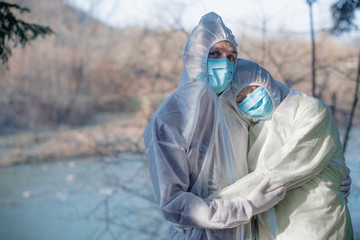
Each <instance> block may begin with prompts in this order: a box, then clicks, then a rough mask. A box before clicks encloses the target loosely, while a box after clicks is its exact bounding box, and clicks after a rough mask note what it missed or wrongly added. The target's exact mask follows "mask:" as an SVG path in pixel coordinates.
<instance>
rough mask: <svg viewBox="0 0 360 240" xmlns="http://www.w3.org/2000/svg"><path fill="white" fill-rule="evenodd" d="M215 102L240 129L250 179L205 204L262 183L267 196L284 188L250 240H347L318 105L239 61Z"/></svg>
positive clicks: (333, 143)
mask: <svg viewBox="0 0 360 240" xmlns="http://www.w3.org/2000/svg"><path fill="white" fill-rule="evenodd" d="M223 95H224V96H223V99H226V101H224V105H226V106H228V108H232V109H233V111H234V112H236V114H237V117H238V118H242V119H245V120H247V121H248V124H249V150H248V160H247V161H248V167H249V172H251V173H250V174H249V175H247V176H246V177H244V178H242V179H240V180H239V181H237V182H236V183H235V184H232V185H230V186H228V187H227V188H224V189H222V190H221V191H219V192H216V193H214V194H213V195H212V196H211V197H209V199H213V198H219V199H231V198H232V197H235V196H236V197H238V196H243V197H244V196H248V193H250V192H251V191H252V189H253V188H254V186H257V184H258V183H259V182H261V181H262V179H263V178H264V177H270V179H271V181H270V185H269V188H268V189H267V190H268V191H271V190H273V189H276V188H277V187H279V186H283V185H284V184H285V185H286V186H287V193H286V196H285V198H284V199H283V200H282V201H281V202H280V203H279V204H278V205H276V206H275V207H274V208H272V209H270V210H269V211H267V212H264V213H261V214H259V215H257V230H258V231H257V233H258V237H257V238H258V239H291V240H296V239H299V240H303V239H319V240H323V239H334V240H339V239H353V230H352V224H351V219H350V215H349V211H348V208H347V205H346V199H345V197H344V194H343V193H342V192H340V191H339V189H340V185H341V181H342V180H344V179H346V177H347V168H346V165H345V162H344V154H343V151H342V146H341V143H340V140H339V132H338V128H337V125H336V122H335V120H334V119H333V117H332V116H331V114H330V112H329V110H328V109H327V107H326V106H325V104H324V103H322V102H321V101H320V100H318V99H316V98H314V97H311V96H309V95H307V94H305V93H302V92H299V91H296V90H293V89H290V88H288V87H286V86H284V85H283V84H281V83H279V82H277V81H275V80H273V79H272V77H271V75H270V74H269V73H268V72H267V71H266V70H265V69H264V68H262V67H260V66H259V65H257V64H256V63H254V62H251V61H248V60H243V59H238V60H237V70H236V73H235V76H234V80H233V82H232V87H231V90H228V91H227V92H226V93H224V94H223ZM229 127H230V129H229V130H230V131H231V127H232V126H229ZM240 161H242V159H240Z"/></svg>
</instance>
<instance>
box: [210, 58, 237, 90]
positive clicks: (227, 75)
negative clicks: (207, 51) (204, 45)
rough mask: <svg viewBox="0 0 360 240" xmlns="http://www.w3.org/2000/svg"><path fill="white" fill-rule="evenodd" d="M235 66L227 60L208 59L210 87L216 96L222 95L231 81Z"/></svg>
mask: <svg viewBox="0 0 360 240" xmlns="http://www.w3.org/2000/svg"><path fill="white" fill-rule="evenodd" d="M234 71H235V65H234V64H233V63H232V62H230V61H229V59H227V58H221V59H216V58H208V75H209V83H210V86H211V87H212V88H213V89H214V91H215V92H216V94H219V93H222V92H223V91H224V90H225V89H226V88H227V86H229V84H230V82H231V81H232V79H233V76H234Z"/></svg>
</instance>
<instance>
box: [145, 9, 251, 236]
mask: <svg viewBox="0 0 360 240" xmlns="http://www.w3.org/2000/svg"><path fill="white" fill-rule="evenodd" d="M224 40H226V41H230V42H232V43H233V44H234V45H235V46H236V42H235V40H234V37H233V35H232V33H231V31H230V30H229V29H227V28H226V27H225V25H224V24H223V22H222V20H221V18H220V17H219V16H218V15H216V14H215V13H210V14H207V15H205V16H204V17H203V18H202V19H201V21H200V23H199V25H198V26H197V27H196V28H195V29H194V30H193V32H192V33H191V35H190V37H189V39H188V42H187V44H186V47H185V52H184V57H183V61H184V71H183V73H182V76H181V78H180V81H179V84H178V89H177V90H176V91H175V92H174V93H173V94H172V95H170V96H169V97H168V98H167V99H166V100H165V101H164V102H163V103H162V104H161V106H160V107H159V108H158V109H157V111H156V112H155V113H154V115H153V116H152V118H151V120H150V122H149V123H148V125H147V127H146V129H145V131H144V133H143V137H144V143H145V147H146V159H147V162H148V167H149V171H150V175H151V180H152V183H153V187H154V192H155V196H156V200H157V201H158V203H159V206H160V210H161V212H162V214H163V216H164V218H165V219H166V220H168V221H169V222H171V226H170V229H169V239H226V240H227V239H252V238H253V236H252V232H251V217H252V208H251V206H250V204H249V202H248V201H247V200H245V199H243V198H239V197H235V198H233V199H230V200H223V199H214V200H209V199H207V197H208V196H209V195H211V194H212V193H213V192H215V191H217V190H219V189H221V188H224V187H226V186H228V185H230V184H232V183H234V182H235V181H236V180H238V179H240V178H241V177H243V176H245V175H246V174H248V166H247V162H246V151H247V139H248V131H247V125H246V124H245V121H244V120H242V119H239V118H233V117H232V116H230V115H231V114H233V110H232V109H231V108H225V109H223V108H222V107H221V104H222V101H221V100H220V99H221V98H222V97H218V96H217V95H216V94H215V91H214V90H213V89H212V88H211V86H210V85H209V83H208V76H207V56H208V52H209V50H210V48H211V47H212V46H213V45H214V44H215V43H217V42H219V41H224ZM229 89H230V88H228V90H229ZM228 90H227V92H229V91H228ZM229 114H230V115H229ZM232 124H234V127H235V125H236V131H235V133H236V135H235V134H230V132H229V131H228V129H229V126H230V125H232ZM234 127H233V128H234ZM235 136H236V137H235ZM239 157H240V158H242V159H245V161H237V159H238V158H239Z"/></svg>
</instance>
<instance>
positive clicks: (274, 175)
mask: <svg viewBox="0 0 360 240" xmlns="http://www.w3.org/2000/svg"><path fill="white" fill-rule="evenodd" d="M313 103H316V104H303V106H300V107H299V109H297V111H296V118H295V120H294V130H293V131H292V132H291V134H290V136H288V137H287V141H286V143H284V144H283V145H282V146H281V147H280V148H279V149H276V150H275V151H273V152H272V154H268V155H266V154H265V155H262V157H266V159H261V160H262V161H260V159H259V161H260V162H262V164H260V166H259V165H258V167H257V168H256V170H255V171H254V172H252V173H250V174H248V175H247V176H245V177H244V178H242V179H240V180H238V181H237V182H236V183H234V184H232V185H230V186H228V187H226V188H224V189H222V190H221V191H218V192H216V193H215V194H214V196H213V197H214V198H223V199H231V198H232V197H234V196H242V197H244V196H247V195H248V194H249V192H251V191H252V189H253V188H254V186H256V185H258V183H259V182H260V181H261V180H262V179H263V178H264V177H265V176H269V177H270V178H271V183H270V187H269V189H268V190H269V191H271V190H273V189H275V188H277V187H279V186H282V185H286V186H287V188H288V189H293V188H296V187H298V186H301V185H302V184H303V183H305V182H306V181H308V180H309V179H312V178H313V177H315V176H316V175H318V174H319V173H320V172H321V171H322V170H323V169H324V168H325V167H326V166H327V164H328V162H329V160H330V159H331V157H332V155H333V153H334V152H335V150H336V144H335V141H334V139H333V136H334V131H335V130H336V131H337V128H336V125H334V124H335V123H334V121H333V119H332V117H331V116H330V115H329V112H328V110H327V109H326V107H325V106H324V105H323V104H322V103H321V102H319V101H313ZM267 144H269V145H266V146H264V147H268V148H271V147H272V146H271V141H269V142H268V143H267Z"/></svg>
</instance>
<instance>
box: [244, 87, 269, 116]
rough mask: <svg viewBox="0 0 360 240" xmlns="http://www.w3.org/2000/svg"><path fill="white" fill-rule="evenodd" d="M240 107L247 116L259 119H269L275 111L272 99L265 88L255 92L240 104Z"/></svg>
mask: <svg viewBox="0 0 360 240" xmlns="http://www.w3.org/2000/svg"><path fill="white" fill-rule="evenodd" d="M238 107H239V108H240V110H241V111H243V112H244V113H245V114H247V115H249V116H250V117H253V118H257V119H258V118H259V119H265V118H268V117H269V116H270V114H271V113H272V111H273V104H272V100H271V97H270V95H269V93H268V92H267V91H266V90H265V88H263V87H261V88H257V89H256V90H255V91H253V92H252V93H251V94H250V96H248V97H247V98H245V99H244V100H243V101H242V102H241V103H239V104H238Z"/></svg>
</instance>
